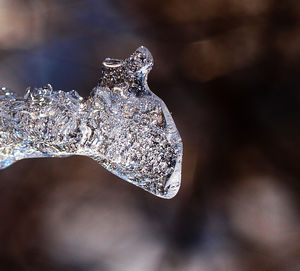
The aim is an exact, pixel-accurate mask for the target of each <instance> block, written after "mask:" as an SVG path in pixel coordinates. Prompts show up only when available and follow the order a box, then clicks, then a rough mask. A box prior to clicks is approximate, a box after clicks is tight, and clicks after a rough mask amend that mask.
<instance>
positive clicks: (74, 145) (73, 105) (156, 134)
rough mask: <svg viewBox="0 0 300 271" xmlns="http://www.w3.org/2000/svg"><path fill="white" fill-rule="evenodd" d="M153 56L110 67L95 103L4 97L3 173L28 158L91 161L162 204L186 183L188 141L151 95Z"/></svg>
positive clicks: (0, 95)
mask: <svg viewBox="0 0 300 271" xmlns="http://www.w3.org/2000/svg"><path fill="white" fill-rule="evenodd" d="M152 65H153V59H152V56H151V54H150V52H149V51H148V50H147V49H146V48H145V47H140V48H138V49H137V50H136V51H135V52H134V53H133V54H132V55H131V56H130V57H129V58H127V59H125V60H118V59H110V58H107V59H105V60H104V62H103V65H102V78H101V81H100V83H99V85H98V86H97V87H95V88H94V89H93V91H92V92H91V94H90V96H89V97H87V98H82V97H80V96H79V95H78V93H77V92H76V91H70V92H64V91H54V90H53V89H52V87H51V86H50V85H48V86H47V87H43V88H38V89H33V90H31V89H28V90H27V92H26V93H25V96H24V97H17V96H16V95H15V93H13V92H12V91H10V90H8V89H6V88H2V89H0V169H4V168H6V167H8V166H10V165H11V164H12V163H14V162H16V161H18V160H21V159H24V158H37V157H65V156H70V155H85V156H88V157H91V158H93V159H95V160H96V161H97V162H99V164H101V165H102V166H103V167H105V168H106V169H107V170H109V171H110V172H112V173H114V174H115V175H117V176H119V177H120V178H122V179H124V180H126V181H128V182H130V183H133V184H135V185H137V186H139V187H141V188H143V189H144V190H146V191H148V192H150V193H152V194H154V195H156V196H159V197H162V198H172V197H173V196H175V195H176V193H177V191H178V189H179V187H180V182H181V162H182V141H181V138H180V135H179V133H178V131H177V129H176V126H175V124H174V121H173V119H172V117H171V115H170V113H169V111H168V109H167V107H166V105H165V104H164V102H163V101H162V100H161V99H160V98H158V97H157V96H156V95H155V94H153V93H152V92H151V90H150V89H149V87H148V85H147V75H148V73H149V71H150V70H151V67H152Z"/></svg>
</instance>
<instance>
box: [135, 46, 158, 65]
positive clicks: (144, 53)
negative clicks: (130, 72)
mask: <svg viewBox="0 0 300 271" xmlns="http://www.w3.org/2000/svg"><path fill="white" fill-rule="evenodd" d="M129 59H130V60H131V61H134V62H135V63H136V64H137V63H138V64H139V66H140V68H145V67H147V68H148V69H149V70H150V69H151V68H152V66H153V63H154V61H153V56H152V54H151V53H150V51H149V50H148V49H147V48H146V47H145V46H140V47H138V48H137V49H136V50H135V51H134V53H133V54H132V55H131V56H130V58H129Z"/></svg>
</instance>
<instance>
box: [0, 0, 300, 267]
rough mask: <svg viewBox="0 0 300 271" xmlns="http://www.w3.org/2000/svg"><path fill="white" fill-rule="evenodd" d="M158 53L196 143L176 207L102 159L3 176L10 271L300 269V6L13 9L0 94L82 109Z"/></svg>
mask: <svg viewBox="0 0 300 271" xmlns="http://www.w3.org/2000/svg"><path fill="white" fill-rule="evenodd" d="M140 45H144V46H146V47H148V48H149V50H150V51H151V52H152V54H153V56H154V59H155V66H154V69H153V71H152V72H151V74H150V77H149V85H150V88H151V89H152V90H153V92H155V93H156V94H157V95H158V96H160V97H161V98H162V99H163V100H164V101H165V102H166V104H167V105H168V107H169V109H170V111H172V112H173V117H174V120H175V122H176V124H177V127H178V129H179V131H180V133H181V136H182V138H183V142H184V160H183V175H182V188H181V190H180V192H179V194H178V195H177V196H176V198H174V199H172V200H162V199H158V198H155V197H154V196H152V195H150V194H148V193H146V192H143V191H142V190H140V189H138V188H136V187H134V186H133V185H130V184H128V183H126V182H124V181H122V180H120V179H118V178H117V177H115V176H113V175H112V174H110V173H108V172H107V171H105V170H104V169H103V168H102V167H101V166H99V165H98V164H97V163H96V162H94V161H92V160H91V159H88V158H84V157H71V158H65V159H32V160H23V161H20V162H18V163H16V164H14V165H13V166H11V167H9V168H8V169H5V170H3V171H1V172H0V193H1V194H0V270H1V271H2V270H4V271H6V270H12V271H14V270H16V271H23V270H26V271H27V270H43V271H48V270H53V271H54V270H55V271H57V270H58V271H66V270H72V271H73V270H74V271H81V270H82V271H98V270H104V271H106V270H113V271H114V270H130V271H133V270H138V271H139V270H145V271H148V270H149V271H153V270H163V271H165V270H172V271H177V270H187V271H198V270H200V271H241V270H246V271H247V270H251V271H253V270H258V271H260V270H261V271H296V270H299V269H300V263H299V258H300V246H299V241H300V228H299V179H300V164H299V163H300V125H299V119H300V110H299V105H300V79H299V74H300V69H299V68H300V3H299V1H297V0H294V1H293V0H285V1H279V0H278V1H276V0H239V1H238V0H193V1H192V0H168V1H162V0H151V1H138V0H133V1H128V0H127V1H121V0H113V1H109V0H102V1H100V0H98V1H96V0H85V1H77V0H60V1H58V0H57V1H52V0H51V1H50V0H48V1H46V0H43V1H41V0H27V1H25V0H14V1H11V0H0V83H1V85H2V86H6V87H8V88H11V89H12V90H14V91H16V92H18V93H19V94H20V95H21V94H23V93H24V91H25V88H26V87H27V86H43V85H46V84H47V83H51V84H52V85H53V87H54V89H64V90H71V89H75V90H77V91H78V92H79V93H80V94H81V95H82V96H86V95H88V93H89V91H90V90H91V89H92V88H93V87H94V86H95V85H96V84H97V82H98V80H99V76H100V63H101V61H102V60H103V59H104V58H105V57H114V58H124V57H127V56H128V55H129V54H130V53H132V52H133V51H134V50H135V49H136V48H137V47H139V46H140Z"/></svg>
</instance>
